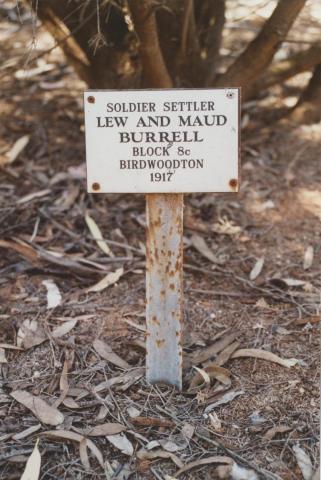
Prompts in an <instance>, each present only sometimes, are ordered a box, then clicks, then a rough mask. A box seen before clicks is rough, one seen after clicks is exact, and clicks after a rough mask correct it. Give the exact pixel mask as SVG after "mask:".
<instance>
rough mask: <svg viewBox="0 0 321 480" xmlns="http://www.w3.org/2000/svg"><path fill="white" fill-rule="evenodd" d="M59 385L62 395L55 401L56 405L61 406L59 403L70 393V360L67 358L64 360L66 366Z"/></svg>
mask: <svg viewBox="0 0 321 480" xmlns="http://www.w3.org/2000/svg"><path fill="white" fill-rule="evenodd" d="M59 386H60V390H61V393H60V396H59V398H58V399H57V400H56V401H55V407H59V405H60V404H61V403H62V402H63V401H64V400H65V398H66V396H67V395H68V390H69V383H68V361H67V359H65V361H64V366H63V369H62V372H61V376H60V381H59Z"/></svg>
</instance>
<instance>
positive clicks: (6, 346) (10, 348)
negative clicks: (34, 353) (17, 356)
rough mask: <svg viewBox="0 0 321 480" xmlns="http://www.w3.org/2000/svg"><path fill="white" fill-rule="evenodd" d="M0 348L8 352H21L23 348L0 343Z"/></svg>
mask: <svg viewBox="0 0 321 480" xmlns="http://www.w3.org/2000/svg"><path fill="white" fill-rule="evenodd" d="M0 348H4V349H8V350H23V348H21V347H16V346H15V345H11V344H10V343H0Z"/></svg>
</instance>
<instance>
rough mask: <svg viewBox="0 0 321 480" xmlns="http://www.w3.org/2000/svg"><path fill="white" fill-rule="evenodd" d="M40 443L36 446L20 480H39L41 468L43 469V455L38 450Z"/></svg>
mask: <svg viewBox="0 0 321 480" xmlns="http://www.w3.org/2000/svg"><path fill="white" fill-rule="evenodd" d="M38 442H39V440H37V441H36V444H35V446H34V449H33V451H32V454H31V455H30V457H29V458H28V461H27V464H26V468H25V470H24V472H23V474H22V477H21V479H20V480H38V478H39V475H40V467H41V455H40V452H39V449H38Z"/></svg>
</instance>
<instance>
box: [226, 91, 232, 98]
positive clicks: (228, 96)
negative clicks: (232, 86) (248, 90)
mask: <svg viewBox="0 0 321 480" xmlns="http://www.w3.org/2000/svg"><path fill="white" fill-rule="evenodd" d="M226 96H227V98H229V99H232V98H234V92H227V94H226Z"/></svg>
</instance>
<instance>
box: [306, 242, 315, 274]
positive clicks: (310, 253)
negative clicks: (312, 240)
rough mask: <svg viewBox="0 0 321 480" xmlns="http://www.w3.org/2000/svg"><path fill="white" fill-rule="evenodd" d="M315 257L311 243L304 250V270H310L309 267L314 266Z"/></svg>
mask: <svg viewBox="0 0 321 480" xmlns="http://www.w3.org/2000/svg"><path fill="white" fill-rule="evenodd" d="M313 257H314V249H313V247H312V246H311V245H310V246H309V247H308V248H307V249H306V251H305V252H304V258H303V268H304V270H308V269H309V268H311V267H312V264H313Z"/></svg>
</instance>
